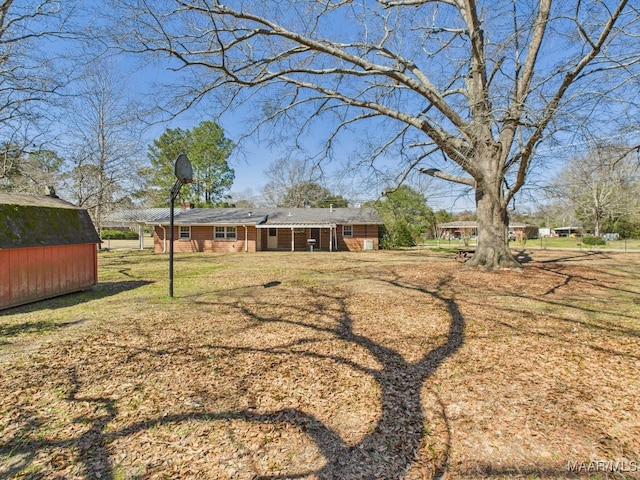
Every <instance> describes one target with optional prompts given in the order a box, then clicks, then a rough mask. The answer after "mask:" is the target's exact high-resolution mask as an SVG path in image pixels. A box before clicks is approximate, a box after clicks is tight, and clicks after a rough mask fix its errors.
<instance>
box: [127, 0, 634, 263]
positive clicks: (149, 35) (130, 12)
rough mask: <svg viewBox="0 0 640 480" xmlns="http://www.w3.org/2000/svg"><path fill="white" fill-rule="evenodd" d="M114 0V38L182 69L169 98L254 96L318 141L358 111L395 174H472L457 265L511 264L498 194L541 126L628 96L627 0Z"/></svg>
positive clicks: (582, 117)
mask: <svg viewBox="0 0 640 480" xmlns="http://www.w3.org/2000/svg"><path fill="white" fill-rule="evenodd" d="M118 3H119V4H120V5H121V6H123V7H125V11H124V12H121V15H124V16H125V17H126V18H127V21H121V22H120V23H121V24H127V25H129V24H131V25H134V26H133V27H132V28H133V34H128V35H126V36H123V38H125V41H126V42H128V43H127V44H126V47H127V48H128V49H130V50H134V51H138V52H143V53H153V54H157V55H168V56H169V57H170V58H171V59H173V63H172V65H173V66H175V68H176V70H180V71H181V72H189V71H191V72H192V73H193V74H194V75H193V76H192V78H190V80H189V81H183V86H184V88H183V89H182V91H181V92H177V99H178V100H179V101H182V105H183V107H184V108H188V107H189V106H190V105H192V104H194V103H195V102H199V101H200V100H201V99H202V98H203V97H204V96H207V95H210V94H211V95H214V96H216V97H217V98H218V101H219V102H223V103H222V105H226V106H229V105H230V104H231V103H233V102H236V101H239V102H242V101H245V100H247V99H249V100H251V99H258V100H262V101H263V104H262V108H261V109H255V111H256V112H257V114H256V115H257V116H259V117H261V121H260V122H258V124H264V123H266V122H271V123H272V124H273V125H275V126H276V127H277V129H279V130H280V133H281V135H287V134H288V135H289V137H290V138H293V139H294V141H295V142H298V141H300V139H302V138H303V136H304V135H305V134H306V133H308V132H318V131H322V132H325V138H326V143H325V148H326V151H327V152H328V153H330V152H331V150H332V148H333V147H334V143H335V142H336V140H337V139H338V138H339V137H340V136H341V135H342V136H343V137H344V136H345V135H346V136H352V135H353V131H354V129H355V128H356V127H357V125H359V124H361V123H363V122H367V127H368V128H367V130H366V131H365V133H364V136H363V138H362V140H361V141H359V142H358V145H360V146H361V147H362V148H365V147H370V149H369V150H368V152H369V153H368V155H367V160H366V161H367V163H368V164H369V165H371V166H375V162H376V161H380V160H388V159H389V158H394V159H395V162H396V163H397V166H398V171H399V172H400V174H399V180H402V179H403V178H404V177H405V176H406V175H407V174H408V172H410V171H413V170H416V169H420V171H421V172H423V173H425V174H428V175H432V176H434V177H438V178H441V179H444V180H448V181H452V182H456V183H459V184H462V185H467V186H469V187H472V188H473V189H475V200H476V207H477V216H478V223H479V228H478V248H477V250H476V254H475V255H474V257H473V258H472V259H471V260H469V261H468V265H469V266H478V267H481V268H486V269H497V268H500V267H518V266H519V264H518V262H517V261H516V260H515V258H514V257H513V255H512V254H511V252H510V250H509V248H508V234H507V225H508V211H507V206H508V205H509V203H510V202H511V200H512V199H513V198H514V196H515V195H516V193H517V192H518V191H519V190H520V189H521V188H522V186H523V185H524V184H525V181H526V179H527V175H528V174H529V172H530V170H531V169H532V168H534V167H535V166H536V162H535V160H536V157H535V156H534V153H535V152H536V149H537V147H538V146H539V144H540V143H541V142H543V141H544V140H546V139H549V138H553V139H555V140H556V141H563V140H566V139H569V141H576V140H579V139H580V137H581V136H582V135H586V134H587V133H588V130H589V127H591V126H593V122H600V123H599V128H600V129H601V130H602V129H603V128H604V127H606V126H609V127H611V126H612V123H613V121H612V119H611V118H612V117H611V112H612V109H611V105H612V104H613V102H620V103H619V104H620V105H621V106H620V107H619V108H618V109H617V110H615V111H616V113H617V115H616V116H615V117H613V118H614V119H615V120H616V121H618V122H619V123H621V124H622V123H626V122H627V121H629V122H630V123H631V122H632V120H633V117H634V116H635V115H637V111H638V110H637V107H638V104H637V102H636V100H637V99H636V98H634V97H636V96H637V95H636V94H635V93H632V92H637V90H638V87H637V85H638V70H639V69H640V64H639V61H640V53H639V52H640V32H639V28H640V14H639V10H638V7H637V5H636V4H634V3H633V2H629V1H628V0H612V1H602V0H584V1H580V2H559V1H558V2H552V0H540V1H538V2H521V1H516V0H512V1H505V2H500V3H497V4H496V3H495V2H488V1H487V2H482V1H480V0H374V1H364V0H361V1H358V0H352V1H348V0H342V1H328V0H296V1H278V2H273V1H269V0H253V1H251V2H244V1H232V0H229V1H228V2H224V3H223V2H222V1H204V0H168V1H164V2H137V1H135V2H134V1H129V0H120V1H119V2H118ZM121 18H122V17H121ZM123 35H125V32H123ZM182 80H184V79H182ZM247 89H248V90H247ZM247 91H248V92H251V93H250V94H247ZM605 114H606V118H609V122H608V123H607V124H603V123H601V120H602V119H603V118H605ZM290 125H295V126H296V127H295V130H292V127H290ZM318 128H321V130H318ZM560 131H562V132H563V135H554V134H555V133H557V132H560ZM292 132H293V133H292ZM403 172H404V173H403Z"/></svg>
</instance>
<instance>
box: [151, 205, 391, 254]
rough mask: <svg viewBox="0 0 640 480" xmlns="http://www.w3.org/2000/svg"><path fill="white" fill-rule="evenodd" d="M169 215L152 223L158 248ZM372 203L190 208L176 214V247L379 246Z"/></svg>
mask: <svg viewBox="0 0 640 480" xmlns="http://www.w3.org/2000/svg"><path fill="white" fill-rule="evenodd" d="M169 221H170V219H169V217H167V218H164V219H162V220H159V221H157V222H154V223H151V222H150V223H149V225H153V244H154V252H156V253H165V252H168V251H169V241H170V232H169ZM382 224H383V222H382V219H381V218H380V216H379V215H378V213H377V212H376V211H375V209H373V208H192V209H184V210H182V211H180V212H177V213H176V215H175V217H174V252H176V253H178V252H261V251H291V252H294V251H309V250H311V248H312V247H313V250H322V251H329V252H330V251H336V250H343V251H360V250H376V249H378V235H379V228H380V226H382Z"/></svg>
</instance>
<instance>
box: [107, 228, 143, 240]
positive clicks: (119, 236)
mask: <svg viewBox="0 0 640 480" xmlns="http://www.w3.org/2000/svg"><path fill="white" fill-rule="evenodd" d="M102 239H103V240H137V239H138V234H137V233H136V232H133V231H131V230H124V231H122V230H102Z"/></svg>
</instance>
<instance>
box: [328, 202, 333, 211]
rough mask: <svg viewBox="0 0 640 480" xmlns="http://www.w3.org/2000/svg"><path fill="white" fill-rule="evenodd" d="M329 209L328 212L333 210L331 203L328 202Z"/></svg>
mask: <svg viewBox="0 0 640 480" xmlns="http://www.w3.org/2000/svg"><path fill="white" fill-rule="evenodd" d="M329 211H330V212H333V203H330V204H329Z"/></svg>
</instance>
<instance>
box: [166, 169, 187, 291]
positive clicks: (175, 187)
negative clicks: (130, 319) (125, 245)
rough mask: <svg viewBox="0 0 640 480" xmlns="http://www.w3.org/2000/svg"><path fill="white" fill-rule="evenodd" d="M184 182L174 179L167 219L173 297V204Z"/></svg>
mask: <svg viewBox="0 0 640 480" xmlns="http://www.w3.org/2000/svg"><path fill="white" fill-rule="evenodd" d="M182 185H184V183H183V182H182V180H180V179H178V180H176V183H174V184H173V187H172V188H171V207H170V208H171V216H170V220H169V296H170V297H173V239H174V233H173V216H174V213H173V211H174V205H175V201H176V197H177V196H178V194H179V193H180V189H181V188H182Z"/></svg>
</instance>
